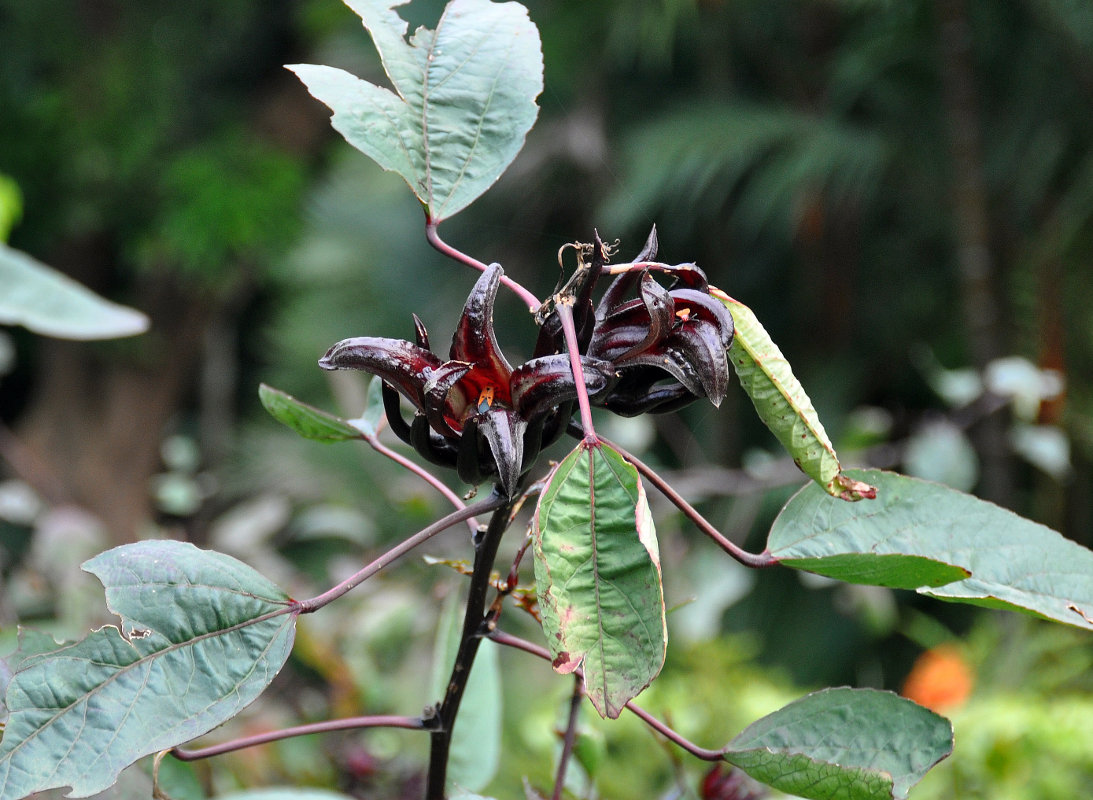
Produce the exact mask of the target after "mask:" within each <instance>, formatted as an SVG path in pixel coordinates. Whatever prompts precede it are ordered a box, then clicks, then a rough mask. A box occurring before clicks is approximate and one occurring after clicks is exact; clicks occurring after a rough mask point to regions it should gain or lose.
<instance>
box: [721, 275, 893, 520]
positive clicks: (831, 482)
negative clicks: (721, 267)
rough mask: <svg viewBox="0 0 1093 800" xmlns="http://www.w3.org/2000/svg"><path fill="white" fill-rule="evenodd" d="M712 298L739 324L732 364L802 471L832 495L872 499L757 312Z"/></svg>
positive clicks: (729, 300)
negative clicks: (847, 468) (849, 470)
mask: <svg viewBox="0 0 1093 800" xmlns="http://www.w3.org/2000/svg"><path fill="white" fill-rule="evenodd" d="M710 294H712V295H713V296H714V297H716V298H717V299H719V300H720V301H721V302H722V303H724V304H725V306H726V307H727V308H728V309H729V311H730V312H731V313H732V319H733V323H734V326H735V333H734V335H733V340H732V346H731V347H730V348H729V361H731V362H732V365H733V368H734V369H735V370H736V375H737V377H738V378H739V379H740V385H741V386H743V387H744V391H745V392H747V393H748V397H750V398H751V402H752V404H753V405H754V406H755V410H756V412H758V414H759V418H760V419H762V420H763V424H765V425H766V426H767V427H768V428H770V430H771V433H773V434H774V436H775V438H777V439H778V441H779V442H781V444H782V447H784V448H785V449H786V450H787V451H788V452H789V454H790V455H791V456H792V457H793V460H794V462H795V463H796V464H797V466H798V467H800V468H801V471H802V472H804V473H805V474H806V475H807V476H808V477H810V478H812V480H814V481H816V483H818V484H819V485H820V486H822V487H823V490H824V491H825V492H827V493H828V494H830V495H833V496H835V497H839V498H841V499H843V500H861V499H862V498H867V497H872V496H873V487H872V486H869V485H868V484H863V483H861V482H859V481H855V480H853V479H852V478H850V477H848V476H847V475H846V474H845V473H844V472H843V471H842V467H841V466H840V464H839V457H838V455H836V454H835V446H834V445H832V444H831V440H830V439H829V438H828V436H827V432H826V431H825V430H824V426H823V424H822V423H821V422H820V417H819V416H818V415H817V414H816V409H815V408H813V406H812V401H811V400H810V399H809V397H808V395H807V394H806V393H805V389H804V387H803V386H802V385H801V382H800V381H799V380H797V377H796V376H795V375H794V374H793V370H792V369H790V366H789V362H788V361H787V360H786V357H785V356H784V355H782V351H781V350H779V349H778V345H776V344H775V343H774V341H773V340H772V339H771V338H770V334H768V333H767V331H766V328H764V327H763V326H762V324H760V322H759V320H758V319H757V318H756V316H755V313H754V312H753V311H752V310H751V309H750V308H748V307H747V306H746V305H744V304H743V303H741V302H739V301H737V300H734V299H732V298H731V297H729V296H728V295H727V294H725V293H724V292H722V291H721V290H720V289H713V290H711V292H710Z"/></svg>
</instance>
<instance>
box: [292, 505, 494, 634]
mask: <svg viewBox="0 0 1093 800" xmlns="http://www.w3.org/2000/svg"><path fill="white" fill-rule="evenodd" d="M502 508H507V505H506V501H505V499H504V498H503V497H502V496H501V495H500V493H498V492H492V493H491V494H490V495H489V497H486V498H483V499H482V500H479V501H478V502H477V503H473V504H472V505H469V506H466V507H464V508H459V509H456V510H455V511H453V512H452V513H451V514H448V515H447V516H446V517H442V518H441V519H439V520H437V521H436V522H434V523H433V524H432V525H430V526H428V527H427V528H423V529H422V530H420V531H418V532H417V533H415V534H414V535H413V536H411V537H410V538H408V539H403V540H402V541H401V542H399V543H398V544H397V545H395V546H394V547H392V548H391V549H390V550H388V551H387V552H386V553H384V554H383V555H381V556H380V557H379V558H377V559H376V560H375V561H373V562H372V563H370V564H369V565H368V566H366V567H364V568H363V569H361V570H359V571H358V572H356V573H355V574H353V575H351V576H349V577H348V578H346V579H345V580H344V581H342V582H341V583H339V584H338V585H337V586H334V587H333V588H331V589H328V590H327V591H325V592H323V593H322V594H320V595H318V596H316V597H312V598H311V599H309V600H301V601H300V602H299V603H298V604H297V605H295V606H293V607H292V609H291V610H293V611H296V612H297V613H299V614H310V613H311V612H313V611H317V610H318V609H320V608H322V607H323V606H325V605H326V604H327V603H330V602H332V601H334V600H337V599H338V598H339V597H341V596H342V595H343V594H345V593H346V592H348V591H350V590H352V589H355V588H356V587H357V586H359V585H360V584H362V583H363V582H364V581H366V580H368V579H369V578H371V577H372V576H373V575H375V574H376V573H377V572H379V571H380V570H381V569H383V568H384V567H386V566H387V565H388V564H390V563H391V562H393V561H395V560H396V559H398V558H400V557H401V556H404V555H406V553H408V552H410V551H411V550H413V549H414V548H415V547H417V546H418V545H419V544H422V543H423V542H426V541H428V540H429V539H431V538H433V537H434V536H436V535H437V534H438V533H440V532H441V531H445V530H447V529H448V528H450V527H452V526H453V525H457V524H459V523H460V522H463V521H464V520H466V519H470V518H471V517H473V516H475V515H476V514H484V513H486V512H487V511H494V510H495V509H498V510H500V509H502ZM506 513H507V511H506ZM495 515H496V511H495ZM491 565H492V562H491ZM486 577H487V579H488V578H489V573H488V571H487V574H486Z"/></svg>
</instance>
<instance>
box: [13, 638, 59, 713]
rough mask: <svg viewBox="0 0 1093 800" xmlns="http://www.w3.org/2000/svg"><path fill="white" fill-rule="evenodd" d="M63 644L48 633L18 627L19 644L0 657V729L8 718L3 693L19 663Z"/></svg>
mask: <svg viewBox="0 0 1093 800" xmlns="http://www.w3.org/2000/svg"><path fill="white" fill-rule="evenodd" d="M63 646H64V645H63V644H62V643H61V642H58V641H57V640H56V639H54V638H53V637H52V636H50V635H49V634H48V633H43V632H41V631H35V630H32V629H30V628H20V629H19V646H18V647H17V648H16V649H15V652H14V653H10V654H9V655H7V656H4V658H0V730H2V729H3V725H4V723H5V722H6V721H7V718H8V707H7V703H6V702H5V701H4V695H5V694H6V693H7V691H8V684H9V683H11V678H12V676H13V675H14V674H15V671H16V670H17V669H19V665H20V664H22V663H23V662H24V661H26V660H27V659H28V658H30V657H31V656H36V655H41V654H42V653H49V652H51V651H53V650H56V649H58V648H60V647H63Z"/></svg>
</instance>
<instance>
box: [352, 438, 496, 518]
mask: <svg viewBox="0 0 1093 800" xmlns="http://www.w3.org/2000/svg"><path fill="white" fill-rule="evenodd" d="M364 440H365V441H366V442H368V445H369V446H370V447H371V448H372V449H373V450H375V451H376V452H377V453H379V454H380V455H383V456H386V457H387V458H389V459H391V460H392V461H394V462H395V463H396V464H398V465H399V466H401V467H405V468H406V469H408V470H409V471H410V472H412V473H414V474H415V475H417V476H418V477H419V478H421V479H422V480H423V481H425V482H426V483H428V484H429V485H430V486H432V487H433V488H434V489H436V490H437V491H438V492H440V493H441V494H442V495H444V497H445V498H447V500H448V502H450V503H451V504H452V505H453V506H455V507H456V508H457V509H462V508H466V507H467V504H466V503H464V502H463V501H462V500H461V499H460V497H459V495H457V494H456V493H455V492H453V491H452V490H451V489H449V488H448V487H447V486H446V485H445V484H444V482H443V481H441V480H440V479H439V478H437V477H436V476H435V475H433V473H431V472H429V471H428V470H427V469H424V468H423V467H421V465H419V464H415V463H414V462H413V461H411V460H410V459H408V458H406V456H404V455H402V454H400V453H396V452H395V451H394V450H392V449H391V448H390V447H388V446H387V445H385V444H383V443H382V442H381V441H380V440H379V437H378V436H375V435H372V436H367V435H366V436H365V437H364ZM467 527H468V528H470V530H471V536H474V535H475V534H476V533H478V520H476V519H475V518H474V517H468V518H467Z"/></svg>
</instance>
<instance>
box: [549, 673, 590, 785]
mask: <svg viewBox="0 0 1093 800" xmlns="http://www.w3.org/2000/svg"><path fill="white" fill-rule="evenodd" d="M583 698H584V679H583V678H581V676H580V675H576V676H574V678H573V695H572V696H571V697H570V698H569V718H568V720H567V721H566V726H565V738H563V739H562V755H561V756H560V757H559V758H558V772H557V774H556V777H555V778H554V793H553V794H552V795H551V796H550V800H562V789H563V787H564V786H565V774H566V770H567V769H568V768H569V759H570V758H571V757H572V755H573V744H574V743H575V742H576V741H577V720H578V719H579V718H580V715H581V700H582V699H583Z"/></svg>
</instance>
